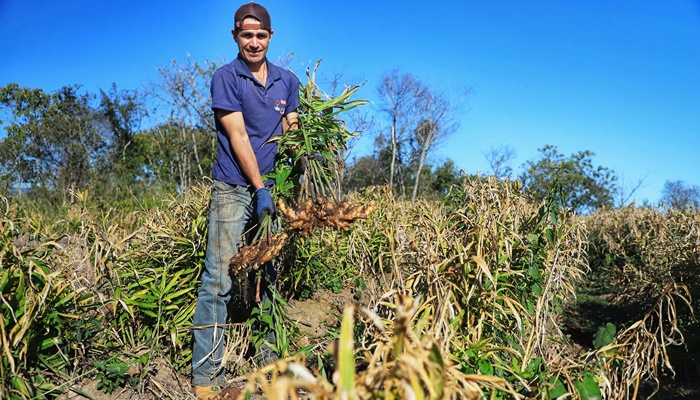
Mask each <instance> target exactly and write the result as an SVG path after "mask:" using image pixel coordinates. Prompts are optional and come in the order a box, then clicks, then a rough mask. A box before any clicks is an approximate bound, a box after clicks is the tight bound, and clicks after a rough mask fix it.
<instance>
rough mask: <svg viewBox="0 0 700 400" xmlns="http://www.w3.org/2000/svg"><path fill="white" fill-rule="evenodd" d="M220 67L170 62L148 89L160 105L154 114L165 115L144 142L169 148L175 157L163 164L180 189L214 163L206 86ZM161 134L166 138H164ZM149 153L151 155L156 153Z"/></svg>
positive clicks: (216, 65) (211, 62)
mask: <svg viewBox="0 0 700 400" xmlns="http://www.w3.org/2000/svg"><path fill="white" fill-rule="evenodd" d="M220 65H221V63H220V62H215V61H208V60H207V61H204V63H202V64H200V63H199V62H197V61H192V60H191V59H189V58H188V59H187V61H186V62H185V63H180V62H178V61H177V60H173V61H172V62H171V64H170V67H169V68H161V69H159V70H158V71H159V72H160V77H161V82H160V83H158V84H154V85H152V86H151V92H150V95H151V96H152V97H153V98H154V99H156V100H157V102H158V104H159V109H157V110H156V111H155V112H154V114H155V115H163V116H165V122H163V123H161V124H158V127H157V128H155V130H151V133H152V134H155V135H156V136H155V137H154V138H152V139H153V140H150V141H147V142H149V145H154V144H156V143H157V145H158V146H159V147H160V148H161V150H165V149H164V147H172V148H171V149H168V151H167V152H169V153H172V154H174V155H175V157H174V158H171V159H169V160H163V161H166V162H167V163H168V164H170V163H174V164H175V165H174V171H177V181H178V188H179V189H180V190H182V189H185V188H187V187H189V186H190V185H191V184H192V181H193V180H195V179H197V178H201V177H203V176H205V175H207V174H209V171H211V168H212V166H213V164H214V158H215V157H216V154H215V153H216V135H215V133H216V128H215V125H214V114H213V112H212V110H211V104H210V99H209V96H210V95H209V85H210V83H211V77H212V75H213V73H214V71H215V70H216V69H217V68H218V67H219V66H220ZM164 132H167V133H168V135H167V136H166V135H163V133H164ZM152 150H153V149H151V152H150V154H155V153H153V152H152ZM167 152H166V153H167ZM152 161H153V160H152ZM151 165H155V164H153V163H151ZM162 170H163V168H161V171H160V172H162ZM160 177H161V178H164V177H163V176H162V175H161V176H160Z"/></svg>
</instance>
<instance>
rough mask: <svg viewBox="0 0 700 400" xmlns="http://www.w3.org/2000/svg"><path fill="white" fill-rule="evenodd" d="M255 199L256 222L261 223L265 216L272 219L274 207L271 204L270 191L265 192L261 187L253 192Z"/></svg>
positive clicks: (265, 189) (264, 188)
mask: <svg viewBox="0 0 700 400" xmlns="http://www.w3.org/2000/svg"><path fill="white" fill-rule="evenodd" d="M255 198H256V199H257V207H256V211H257V212H258V222H260V221H262V220H263V218H265V215H267V214H269V215H270V216H271V217H273V218H274V217H275V206H274V205H273V204H272V196H270V191H269V190H267V188H266V187H261V188H260V189H258V190H256V191H255Z"/></svg>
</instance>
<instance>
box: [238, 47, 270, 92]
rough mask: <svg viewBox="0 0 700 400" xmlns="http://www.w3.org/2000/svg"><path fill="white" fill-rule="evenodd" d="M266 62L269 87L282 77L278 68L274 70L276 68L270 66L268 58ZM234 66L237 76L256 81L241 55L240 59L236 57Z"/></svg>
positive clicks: (239, 55)
mask: <svg viewBox="0 0 700 400" xmlns="http://www.w3.org/2000/svg"><path fill="white" fill-rule="evenodd" d="M265 62H266V63H267V86H269V85H270V83H271V82H273V81H276V80H279V79H281V78H282V75H281V74H280V71H279V70H278V69H277V68H273V67H274V66H273V65H272V64H270V62H269V61H268V60H267V57H265ZM233 65H234V67H235V68H236V74H237V75H241V76H245V77H247V78H249V79H251V80H255V78H254V77H253V73H252V72H250V68H248V64H246V63H245V61H244V60H243V57H241V54H240V53H238V57H236V59H235V60H234V64H233Z"/></svg>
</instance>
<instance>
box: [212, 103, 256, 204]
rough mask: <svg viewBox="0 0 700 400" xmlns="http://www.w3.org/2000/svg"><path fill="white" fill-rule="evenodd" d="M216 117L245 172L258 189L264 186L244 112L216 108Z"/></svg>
mask: <svg viewBox="0 0 700 400" xmlns="http://www.w3.org/2000/svg"><path fill="white" fill-rule="evenodd" d="M216 118H218V119H219V122H221V126H223V128H224V131H225V132H226V135H228V139H229V142H231V148H232V149H233V155H234V156H235V157H236V161H238V165H239V166H240V167H241V170H242V171H243V174H244V175H245V176H246V178H248V181H249V182H250V183H251V185H253V187H254V188H255V189H256V190H257V189H260V188H262V187H264V185H263V181H262V177H261V176H260V167H258V159H257V158H256V157H255V153H254V152H253V147H252V146H251V145H250V139H249V138H248V133H247V132H246V130H245V122H244V121H243V114H242V113H241V112H238V111H236V112H232V111H225V110H220V109H216Z"/></svg>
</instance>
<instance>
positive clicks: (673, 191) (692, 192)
mask: <svg viewBox="0 0 700 400" xmlns="http://www.w3.org/2000/svg"><path fill="white" fill-rule="evenodd" d="M661 204H665V205H667V206H669V207H671V208H674V209H677V210H687V209H689V208H691V207H692V208H700V186H697V185H693V186H691V185H688V184H687V183H685V182H683V181H666V182H665V183H664V188H663V189H662V191H661Z"/></svg>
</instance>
